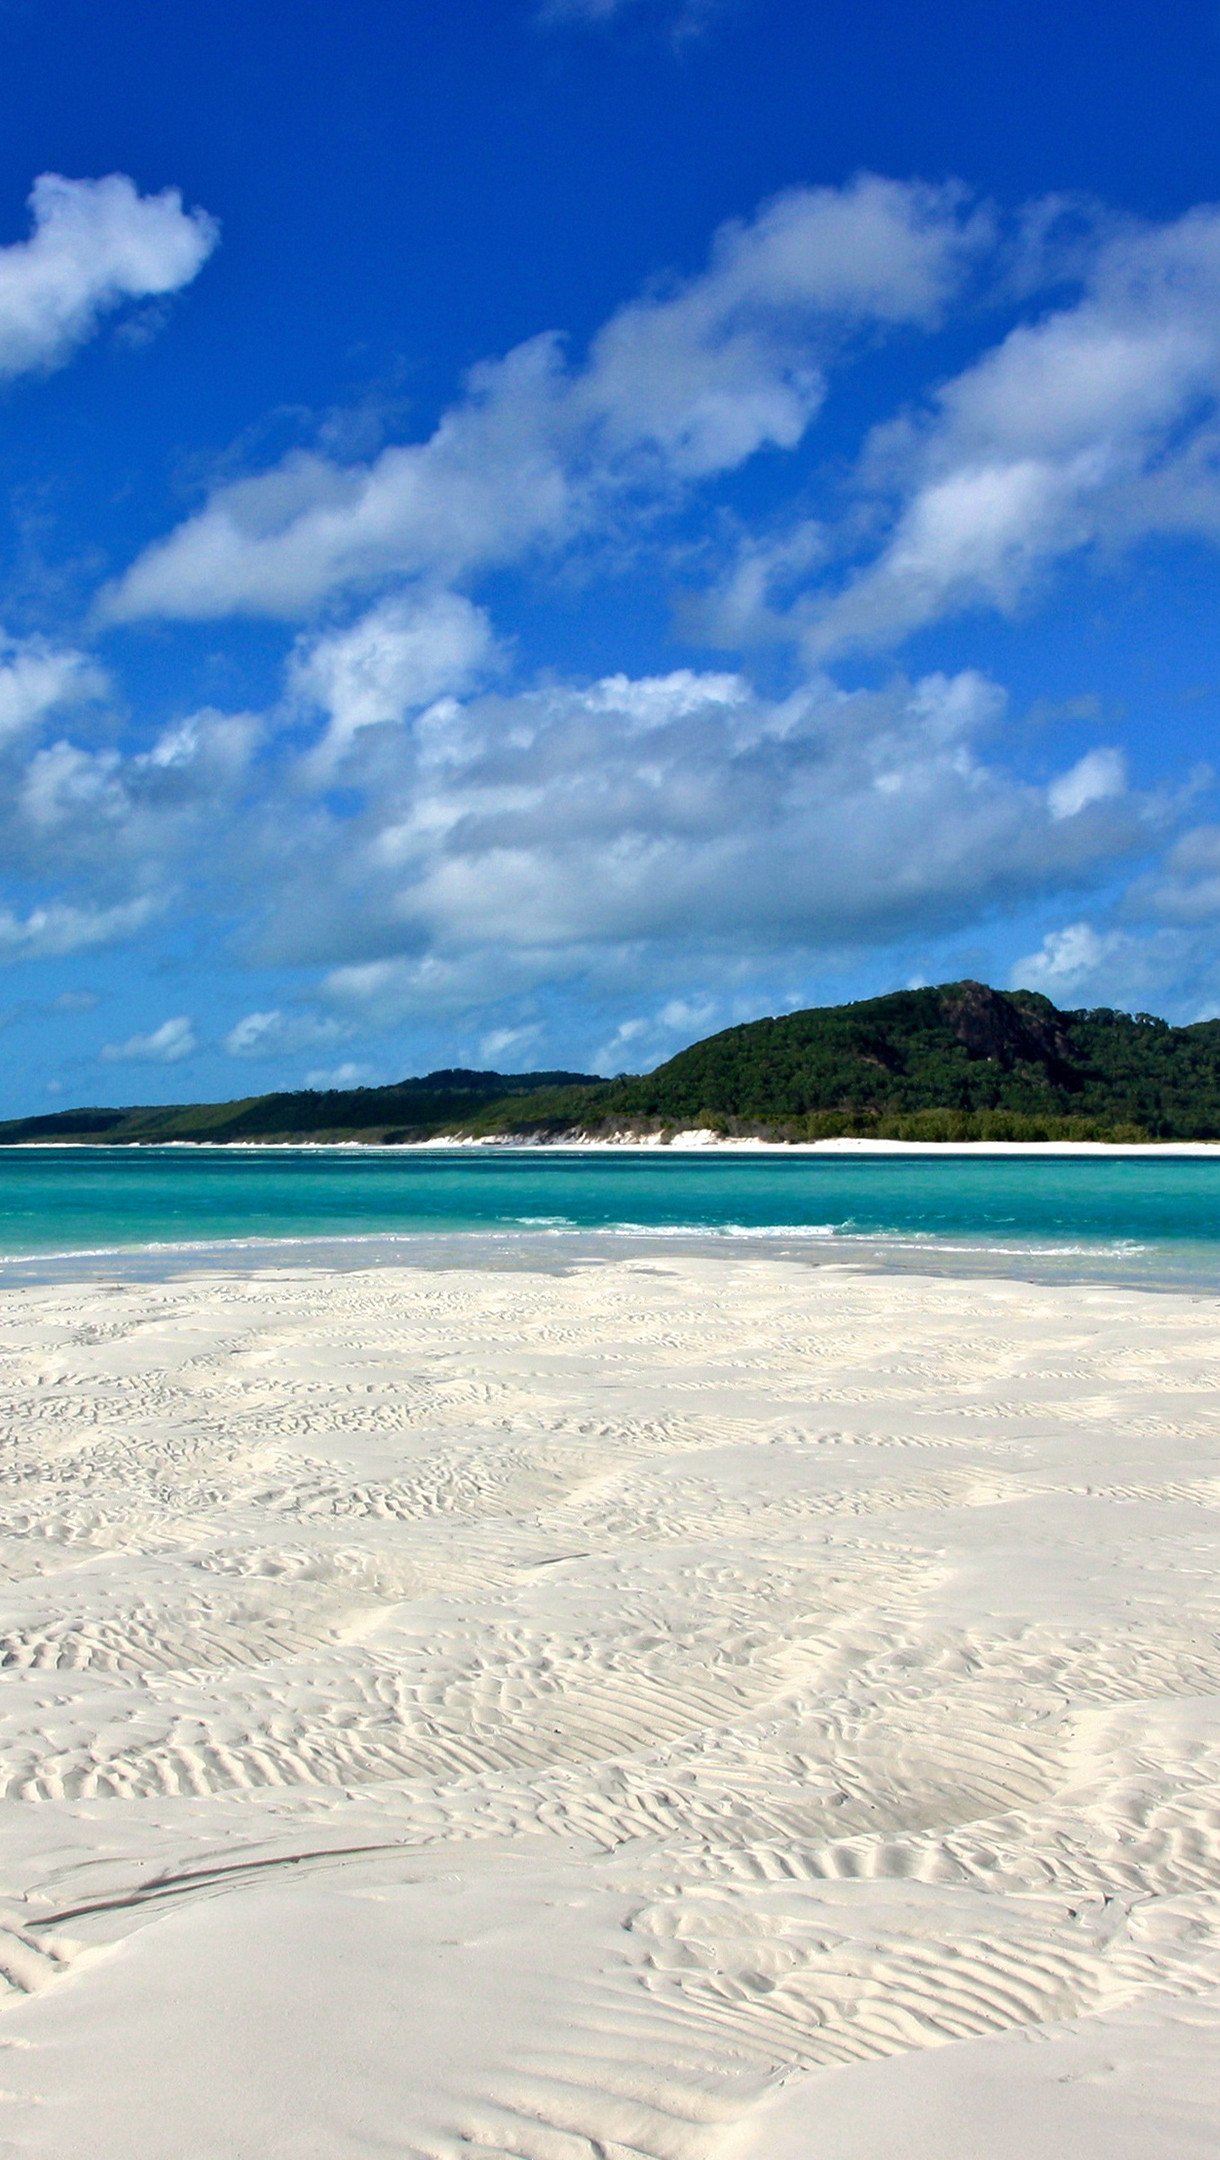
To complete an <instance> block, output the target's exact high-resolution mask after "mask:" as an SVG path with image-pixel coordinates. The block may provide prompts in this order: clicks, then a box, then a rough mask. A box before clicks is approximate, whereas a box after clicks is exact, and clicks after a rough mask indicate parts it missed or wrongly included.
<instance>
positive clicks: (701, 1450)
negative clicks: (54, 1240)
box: [0, 1250, 1220, 2160]
mask: <svg viewBox="0 0 1220 2160" xmlns="http://www.w3.org/2000/svg"><path fill="white" fill-rule="evenodd" d="M1218 1321H1220V1312H1218V1310H1217V1301H1216V1299H1215V1298H1214V1297H1213V1296H1211V1295H1205V1294H1201V1293H1200V1294H1189V1293H1186V1292H1176V1291H1175V1292H1169V1293H1160V1294H1154V1293H1152V1292H1141V1291H1138V1290H1134V1289H1126V1288H1117V1287H1114V1286H1112V1285H1102V1284H1093V1285H1076V1286H1071V1287H1069V1286H1066V1285H1063V1284H1053V1285H1039V1284H1033V1283H1022V1282H1016V1281H1000V1280H989V1279H980V1278H971V1279H969V1280H966V1279H955V1278H953V1277H950V1276H945V1275H937V1276H935V1277H933V1276H928V1277H922V1276H919V1275H916V1274H905V1275H880V1274H869V1273H866V1272H863V1271H861V1272H856V1271H853V1270H852V1269H851V1268H849V1267H838V1266H834V1265H831V1266H821V1267H816V1268H815V1267H807V1266H802V1265H800V1264H799V1263H798V1262H797V1261H795V1260H792V1259H780V1258H771V1257H767V1256H760V1255H759V1254H758V1253H756V1252H732V1251H724V1250H718V1251H714V1252H711V1251H709V1252H707V1253H706V1254H698V1253H690V1252H682V1253H680V1254H674V1255H673V1256H670V1255H661V1256H658V1255H656V1254H655V1253H652V1252H649V1253H643V1252H641V1253H636V1254H629V1255H627V1256H625V1257H622V1258H616V1259H601V1260H597V1261H589V1262H588V1263H587V1264H586V1263H581V1264H576V1265H570V1266H565V1267H562V1268H559V1267H557V1268H553V1269H543V1268H537V1269H530V1268H528V1267H527V1268H522V1267H517V1268H512V1269H507V1268H506V1269H497V1268H496V1267H494V1266H484V1267H481V1268H474V1267H461V1266H452V1267H446V1266H439V1267H432V1268H424V1267H411V1266H407V1265H403V1266H401V1267H399V1266H383V1267H379V1268H377V1269H368V1270H361V1269H355V1268H353V1269H345V1270H342V1271H334V1272H328V1271H326V1270H323V1269H313V1270H309V1269H294V1268H291V1267H280V1268H275V1267H270V1266H266V1267H261V1268H259V1267H254V1266H251V1267H247V1268H236V1267H235V1268H234V1269H233V1270H232V1271H231V1272H228V1273H225V1272H222V1271H213V1272H210V1273H208V1274H206V1275H202V1274H201V1275H198V1276H189V1275H188V1276H180V1277H178V1278H176V1279H174V1280H171V1281H153V1282H147V1281H142V1282H132V1281H126V1282H106V1281H97V1280H93V1281H89V1282H87V1283H63V1282H59V1283H54V1284H49V1285H47V1284H44V1285H39V1286H30V1287H21V1288H14V1289H7V1290H4V1291H2V1292H0V1361H2V1365H0V1440H2V1443H3V1455H4V1464H5V1472H4V1480H3V1487H2V1489H0V1659H2V1660H3V1676H2V1677H3V1683H4V1684H3V1688H2V1690H0V1892H2V1899H0V1924H2V1930H3V1931H2V1932H0V2005H2V2008H0V2093H2V2097H0V2152H3V2154H4V2155H5V2156H6V2160H82V2156H83V2155H86V2154H87V2155H89V2156H90V2160H221V2156H225V2160H230V2156H231V2160H240V2156H245V2155H249V2156H251V2160H254V2156H257V2160H306V2156H308V2160H341V2156H342V2160H351V2156H355V2155H366V2154H367V2155H374V2154H376V2155H386V2154H394V2155H412V2156H414V2155H418V2156H422V2160H459V2156H467V2160H493V2156H505V2155H512V2156H516V2160H598V2156H600V2160H628V2156H631V2160H639V2156H642V2155H643V2156H648V2160H892V2156H893V2155H895V2154H897V2153H899V2152H901V2153H902V2154H903V2156H904V2160H981V2156H983V2155H986V2156H987V2160H1061V2155H1062V2154H1063V2153H1064V2152H1065V2151H1070V2152H1072V2153H1073V2155H1074V2156H1076V2160H1103V2156H1104V2160H1190V2156H1193V2155H1198V2156H1200V2160H1202V2156H1203V2155H1204V2154H1212V2153H1214V2152H1215V2150H1216V2103H1215V2095H1216V2093H1217V2092H1220V1896H1218V1881H1220V1871H1218V1867H1217V1856H1218V1853H1220V1632H1218V1623H1220V1568H1218V1566H1217V1562H1218V1560H1220V1422H1218V1420H1217V1414H1216V1405H1217V1400H1218V1383H1220V1325H1218Z"/></svg>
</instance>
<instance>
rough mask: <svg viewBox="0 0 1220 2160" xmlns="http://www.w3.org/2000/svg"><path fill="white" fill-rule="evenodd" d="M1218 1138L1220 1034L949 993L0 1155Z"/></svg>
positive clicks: (71, 1114) (23, 1122)
mask: <svg viewBox="0 0 1220 2160" xmlns="http://www.w3.org/2000/svg"><path fill="white" fill-rule="evenodd" d="M692 1127H701V1128H703V1129H705V1130H707V1131H708V1132H709V1133H711V1134H713V1135H715V1136H717V1137H719V1138H723V1139H730V1140H731V1139H765V1140H779V1141H785V1140H786V1141H810V1140H825V1139H833V1138H839V1137H843V1138H847V1137H856V1138H861V1139H877V1140H886V1139H893V1140H929V1141H949V1142H953V1141H957V1142H960V1141H972V1140H1016V1141H1031V1140H1067V1141H1072V1140H1102V1141H1112V1142H1123V1141H1126V1142H1138V1141H1149V1140H1152V1141H1155V1140H1220V1020H1202V1021H1198V1022H1196V1023H1195V1024H1194V1025H1193V1026H1190V1027H1171V1026H1170V1025H1169V1024H1168V1022H1167V1021H1164V1020H1159V1019H1157V1018H1156V1017H1155V1016H1154V1015H1153V1014H1150V1013H1136V1014H1131V1013H1123V1012H1114V1011H1111V1010H1110V1009H1109V1008H1108V1007H1094V1008H1091V1009H1087V1010H1082V1011H1074V1012H1061V1011H1060V1010H1059V1009H1058V1007H1056V1006H1055V1005H1053V1004H1052V1003H1051V1001H1050V999H1049V998H1045V997H1041V996H1039V995H1038V994H1037V993H1036V992H1034V991H1028V990H1011V991H1005V990H992V989H989V988H988V986H987V985H986V984H985V983H978V982H958V983H943V984H941V985H940V986H939V987H937V988H934V989H921V990H899V991H895V992H893V993H892V994H891V995H889V996H887V997H878V998H866V999H863V1000H862V1001H860V1002H858V1003H856V1004H851V1005H826V1006H817V1007H813V1008H811V1009H810V1010H808V1011H805V1012H794V1013H784V1014H782V1015H780V1016H779V1017H778V1018H775V1019H767V1020H751V1021H748V1022H746V1023H745V1024H743V1025H742V1026H740V1027H731V1028H725V1029H723V1030H722V1031H721V1032H720V1033H719V1034H717V1035H709V1036H708V1037H707V1038H706V1039H705V1040H704V1041H702V1042H697V1043H694V1044H692V1045H691V1047H690V1049H688V1050H682V1051H680V1052H679V1054H678V1055H677V1057H673V1058H670V1059H668V1061H667V1062H666V1063H665V1064H664V1065H660V1066H658V1067H657V1069H656V1071H655V1072H652V1073H647V1074H643V1075H638V1076H632V1075H626V1076H623V1077H621V1078H619V1079H615V1080H603V1079H599V1078H598V1077H597V1076H596V1075H592V1074H588V1073H571V1072H535V1073H495V1072H473V1071H467V1070H465V1069H463V1068H460V1067H458V1068H451V1069H448V1070H445V1071H441V1072H434V1073H428V1074H427V1075H426V1076H425V1077H423V1078H421V1079H414V1080H402V1081H398V1082H397V1083H395V1084H394V1085H392V1086H389V1087H368V1088H330V1089H318V1090H313V1089H305V1090H300V1091H298V1092H295V1093H284V1094H274V1095H254V1096H246V1097H244V1098H243V1099H241V1100H240V1101H236V1102H225V1103H194V1104H189V1105H186V1106H181V1105H173V1106H170V1107H159V1108H158V1107H150V1106H144V1107H134V1108H133V1107H126V1108H117V1109H81V1110H60V1111H54V1112H51V1113H49V1114H47V1115H45V1116H39V1117H26V1118H13V1119H10V1120H8V1122H6V1123H0V1145H5V1146H12V1145H15V1144H25V1145H37V1144H39V1143H42V1144H44V1145H45V1144H46V1143H48V1142H54V1141H76V1142H82V1143H90V1144H93V1145H98V1146H132V1145H138V1144H144V1145H156V1144H158V1143H164V1142H166V1141H175V1140H177V1141H183V1140H187V1141H191V1140H193V1141H203V1142H211V1143H226V1142H227V1143H236V1142H245V1143H247V1144H250V1143H263V1144H270V1143H274V1142H281V1143H289V1142H293V1141H297V1142H301V1141H314V1142H319V1143H321V1142H326V1141H332V1142H334V1141H361V1142H364V1143H366V1144H368V1145H373V1144H380V1145H382V1146H387V1145H388V1146H394V1145H403V1146H406V1145H410V1144H411V1143H413V1142H420V1141H425V1140H436V1139H441V1138H445V1137H450V1136H451V1137H452V1138H453V1139H454V1140H477V1139H484V1140H492V1139H498V1140H502V1141H511V1140H520V1141H523V1142H535V1143H544V1142H550V1143H552V1144H558V1145H562V1144H563V1143H564V1142H565V1141H568V1142H574V1141H578V1140H596V1139H602V1140H632V1139H635V1140H644V1139H661V1140H664V1139H666V1138H668V1137H669V1136H670V1135H671V1134H672V1133H674V1132H676V1131H679V1130H689V1129H690V1128H692Z"/></svg>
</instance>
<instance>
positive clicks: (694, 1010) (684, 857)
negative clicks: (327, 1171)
mask: <svg viewBox="0 0 1220 2160" xmlns="http://www.w3.org/2000/svg"><path fill="white" fill-rule="evenodd" d="M1003 710H1004V698H1003V694H1002V693H1001V692H1000V691H999V690H998V688H997V687H996V686H995V685H994V684H993V683H991V682H989V681H988V680H987V679H986V678H984V677H982V676H980V675H978V674H976V673H972V672H970V671H965V672H963V673H959V674H958V675H955V676H945V675H930V676H927V677H924V678H921V679H920V680H919V681H917V682H914V683H908V682H902V681H899V682H896V683H894V684H892V685H891V686H890V687H889V688H888V689H886V690H884V691H877V692H863V691H860V692H852V693H848V692H845V691H843V690H841V689H839V688H837V687H836V686H835V685H834V684H833V683H831V682H830V681H828V680H826V679H825V678H820V677H819V678H814V679H812V680H810V681H808V682H805V683H803V684H802V685H801V686H800V687H799V688H798V689H797V690H796V691H794V692H793V693H792V694H791V695H790V696H789V697H787V698H783V699H778V700H776V699H765V698H761V697H759V696H758V695H757V693H756V692H755V691H754V690H753V688H752V687H751V685H750V684H749V683H748V682H747V681H746V680H745V679H744V678H743V677H741V676H738V675H734V674H730V673H718V672H710V673H698V672H696V671H693V670H688V669H680V670H676V671H674V672H672V673H671V674H669V675H664V676H652V677H643V678H631V677H627V676H622V675H618V676H609V677H606V678H604V679H602V680H601V681H599V682H595V683H593V684H589V685H584V686H575V685H570V684H555V685H550V686H548V687H546V688H543V689H538V690H534V691H530V692H525V693H521V694H518V695H516V696H511V697H510V696H503V695H483V696H476V697H473V698H470V699H468V700H467V701H465V702H464V703H463V702H461V701H459V700H457V699H449V700H442V701H441V702H440V703H439V704H438V705H434V706H432V707H430V708H427V709H426V710H425V711H424V712H422V713H420V714H419V715H417V716H416V718H415V719H414V720H411V719H408V720H407V721H406V722H404V723H403V724H402V725H401V726H398V727H396V728H395V729H393V730H392V731H391V733H390V738H389V741H388V744H387V742H386V741H384V740H381V741H379V743H378V747H377V748H376V750H374V748H373V739H374V731H372V730H370V731H368V732H367V735H366V736H365V738H364V746H363V747H362V743H361V738H359V737H357V738H356V740H355V743H354V747H353V749H352V752H351V755H350V759H349V764H348V766H347V767H346V768H345V772H346V775H347V778H348V780H349V782H350V787H351V790H352V791H353V796H354V798H355V799H356V800H357V801H358V803H359V807H358V808H357V809H355V810H354V811H351V812H350V813H345V814H344V815H342V816H340V815H337V814H336V815H332V814H331V813H330V812H329V811H325V812H324V811H322V810H320V809H319V810H318V811H316V812H314V813H311V816H310V818H309V820H308V821H307V822H305V823H303V824H298V825H297V826H295V827H294V828H293V830H292V832H291V835H290V836H289V837H288V838H287V839H286V840H285V843H284V846H283V849H282V852H281V853H280V855H279V856H278V857H277V858H276V859H275V861H274V862H269V864H268V866H267V876H266V886H265V892H266V900H267V904H266V908H265V912H264V914H263V917H262V921H261V925H260V926H259V927H258V929H257V931H256V932H255V933H253V947H252V949H253V950H254V952H255V953H256V955H257V957H259V958H260V959H262V960H270V961H274V962H276V963H278V964H284V963H287V964H301V963H303V962H304V963H313V964H314V965H318V964H323V965H325V964H326V963H327V962H329V967H328V969H327V973H326V975H325V977H324V980H323V983H322V991H323V994H324V996H325V999H326V1002H327V1006H328V1008H329V1009H330V1010H331V1011H332V1012H333V1013H334V1014H335V1015H336V1017H337V1018H339V1019H340V1020H342V1021H343V1022H344V1023H345V1024H350V1025H351V1026H353V1027H355V1026H362V1027H363V1026H386V1025H390V1024H392V1023H393V1022H394V1021H396V1020H399V1019H402V1018H405V1017H407V1016H410V1015H413V1014H419V1013H432V1014H437V1015H443V1014H453V1015H455V1014H458V1013H461V1012H465V1011H470V1010H471V1009H474V1008H477V1007H479V1006H482V1007H483V1008H485V1009H486V1008H493V1009H494V1008H495V1007H497V1006H502V1005H503V1004H504V1002H505V1001H507V1000H511V999H514V998H523V997H527V996H528V994H529V993H530V992H531V991H532V990H534V989H535V988H536V987H537V986H538V985H540V984H543V983H549V984H551V985H555V984H559V983H562V982H564V981H569V982H570V981H574V980H577V979H580V980H582V981H584V982H585V983H586V984H587V983H589V982H593V981H596V980H599V979H600V980H601V981H602V982H603V984H604V983H605V982H607V981H609V979H610V978H611V977H612V976H616V975H617V978H618V979H619V980H620V981H626V980H630V979H635V980H637V981H639V982H647V983H652V984H654V985H655V986H656V987H657V990H658V993H660V1002H659V1004H658V1005H657V1006H656V1007H654V1008H653V1009H652V1017H651V1018H650V1019H649V1021H648V1027H649V1030H650V1037H649V1042H650V1046H651V1045H652V1044H653V1038H654V1037H655V1046H656V1047H657V1049H658V1054H661V1053H663V1050H664V1047H665V1044H666V1041H667V1040H668V1041H671V1042H674V1043H676V1041H677V1040H678V1039H680V1038H681V1037H682V1036H683V1035H684V1034H685V1035H686V1036H687V1037H688V1038H689V1036H690V1035H691V1034H696V1033H699V1032H701V1030H702V1026H703V1023H704V1021H705V1020H710V1019H711V1018H712V1016H713V1013H712V1006H711V1004H710V1002H709V1001H707V1000H706V999H704V998H703V997H699V998H695V997H694V996H693V995H692V994H691V992H690V991H689V989H688V988H687V987H686V985H688V984H689V982H690V980H691V971H692V968H693V967H695V966H697V967H698V969H699V973H700V976H701V977H702V979H703V980H704V981H706V980H707V979H708V973H709V969H711V970H712V971H714V974H715V976H716V978H717V979H719V980H721V981H722V982H723V981H724V980H726V979H727V977H728V976H729V975H731V974H732V971H733V970H734V969H735V968H737V967H740V966H745V965H746V964H747V962H752V960H753V959H755V958H757V957H758V956H760V955H771V956H774V955H777V954H779V953H781V952H785V953H793V952H800V953H805V954H807V955H808V954H811V953H820V954H823V955H825V954H827V953H832V954H841V953H843V952H846V951H849V950H851V949H853V948H856V949H859V948H861V947H863V946H865V945H867V944H869V943H870V942H873V941H885V940H892V939H898V938H902V937H906V936H909V935H911V934H914V933H916V932H918V933H920V934H924V935H934V934H936V933H938V932H940V931H944V930H948V929H953V928H956V927H959V926H961V925H963V924H965V923H968V922H974V921H977V920H978V919H979V918H980V916H982V915H985V914H987V913H989V912H993V911H997V910H998V911H1004V910H1010V909H1013V908H1016V907H1018V906H1019V905H1021V904H1023V903H1024V902H1026V901H1027V900H1029V899H1030V898H1031V897H1037V896H1042V895H1045V894H1046V893H1048V892H1071V891H1082V890H1086V889H1088V888H1089V887H1090V886H1091V885H1093V884H1095V883H1096V882H1098V881H1099V880H1100V879H1102V878H1103V877H1106V876H1108V875H1110V874H1112V872H1113V870H1114V867H1115V865H1116V864H1117V863H1119V862H1121V861H1122V860H1123V859H1124V857H1126V858H1131V859H1138V858H1139V857H1140V856H1141V855H1143V854H1146V853H1147V852H1149V851H1150V850H1151V849H1152V848H1153V846H1154V845H1155V844H1156V843H1157V841H1158V839H1159V838H1160V837H1161V835H1162V834H1163V832H1164V830H1165V827H1166V823H1167V817H1168V813H1167V812H1166V811H1165V810H1164V809H1163V806H1161V805H1160V804H1158V803H1157V802H1155V801H1153V800H1150V799H1148V798H1145V797H1141V796H1138V795H1136V794H1133V793H1132V792H1131V791H1129V790H1127V789H1125V788H1120V782H1121V773H1120V771H1119V770H1118V769H1117V768H1111V767H1109V766H1105V765H1102V766H1089V765H1088V763H1087V761H1082V766H1083V769H1082V767H1081V766H1078V767H1075V768H1073V769H1072V772H1071V773H1070V774H1065V775H1063V776H1061V778H1060V780H1059V781H1058V782H1057V783H1053V784H1052V788H1051V790H1048V789H1047V788H1046V787H1044V786H1039V785H1036V784H1034V783H1033V782H1031V781H1026V780H1024V779H1022V778H1021V777H1019V775H1018V774H1017V773H1015V772H1014V771H1013V770H1012V769H1011V768H1010V767H1009V766H1008V765H1007V764H1006V762H1005V761H1004V758H1003V756H1002V746H1001V741H1000V738H999V735H998V729H999V723H1000V721H1001V719H1002V716H1003ZM1056 789H1057V791H1058V792H1056ZM1052 798H1053V799H1052ZM666 991H668V993H669V994H668V998H666V996H665V992H666ZM621 1009H622V1007H621V1005H620V1010H621ZM628 1010H630V1007H628ZM521 1019H522V1016H521V1015H519V1014H511V1013H510V1014H506V1016H505V1017H504V1019H503V1021H501V1020H500V1018H499V1017H498V1016H497V1018H496V1021H495V1025H496V1027H500V1026H501V1025H502V1026H503V1027H505V1028H514V1027H516V1026H517V1025H519V1024H521ZM625 1040H626V1039H625V1038H624V1042H625ZM603 1047H604V1051H605V1056H606V1057H607V1058H608V1059H609V1060H610V1062H613V1061H614V1058H615V1057H616V1056H617V1055H618V1051H619V1049H620V1048H621V1047H622V1045H619V1046H615V1047H612V1046H610V1045H609V1044H606V1045H604V1046H603Z"/></svg>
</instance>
